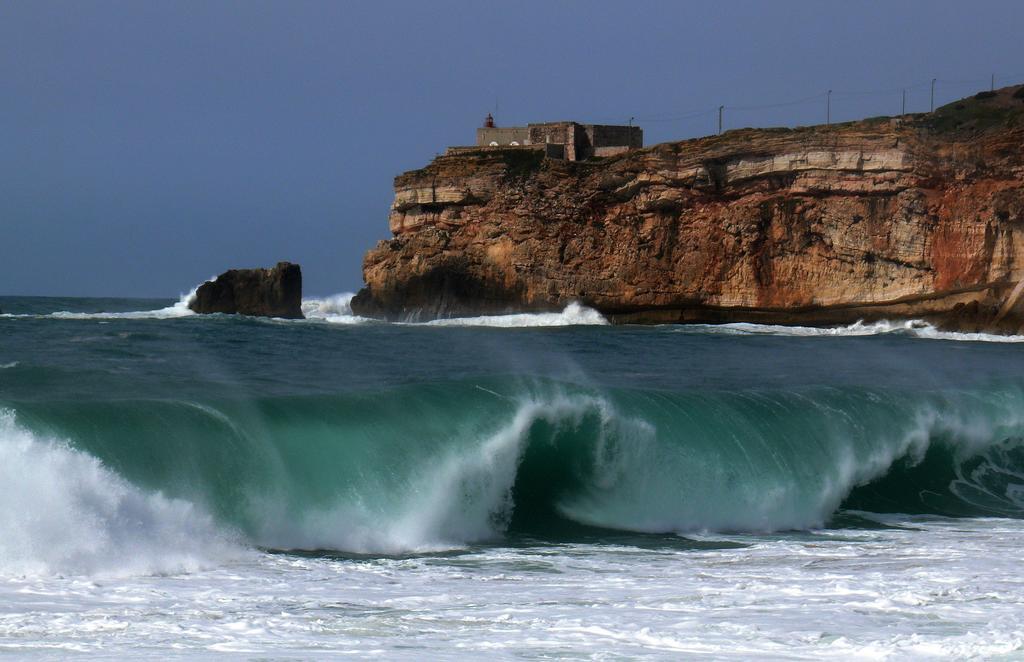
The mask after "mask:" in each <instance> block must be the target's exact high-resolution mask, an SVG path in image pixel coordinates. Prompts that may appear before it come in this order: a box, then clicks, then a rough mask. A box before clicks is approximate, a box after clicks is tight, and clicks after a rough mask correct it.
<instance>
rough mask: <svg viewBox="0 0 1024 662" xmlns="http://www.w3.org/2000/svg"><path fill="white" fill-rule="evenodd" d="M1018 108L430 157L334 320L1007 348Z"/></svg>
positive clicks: (992, 101) (1022, 120)
mask: <svg viewBox="0 0 1024 662" xmlns="http://www.w3.org/2000/svg"><path fill="white" fill-rule="evenodd" d="M1022 97H1024V93H1022V92H1021V91H1020V88H1007V89H1004V90H1000V91H999V92H997V93H996V94H995V95H989V94H987V93H986V94H983V95H979V97H978V98H972V99H967V100H964V101H961V102H958V103H956V104H951V105H950V106H947V107H944V108H942V109H939V110H938V111H936V112H935V113H931V114H928V115H918V116H908V117H906V118H903V119H901V120H897V119H890V118H878V119H874V120H865V121H861V122H855V123H849V124H843V125H833V126H828V127H826V126H818V127H808V128H800V129H765V130H753V129H745V130H738V131H729V132H727V133H725V134H723V135H720V136H713V137H708V138H701V139H697V140H689V141H683V142H675V143H664V144H660V145H656V146H654V147H650V148H647V149H641V150H635V151H632V152H629V153H627V154H624V155H621V156H617V157H611V158H607V159H602V160H597V161H589V162H579V163H572V162H565V161H555V160H549V159H543V158H542V157H541V156H540V155H539V154H537V153H535V152H530V151H527V150H501V149H483V150H480V151H476V152H471V153H461V154H457V155H449V156H441V157H438V158H437V159H435V160H434V161H433V162H432V163H431V164H430V165H429V166H427V167H426V168H423V169H421V170H416V171H413V172H408V173H405V174H403V175H400V176H399V177H397V178H396V179H395V201H394V204H393V206H392V209H391V215H390V226H391V232H392V233H393V235H394V236H393V238H392V239H391V240H388V241H382V242H379V243H378V245H377V246H376V247H375V248H373V249H372V250H370V251H369V252H368V253H367V255H366V258H365V260H364V264H363V276H364V279H365V281H366V287H365V288H364V289H363V290H362V291H361V292H360V293H359V294H358V295H357V296H356V297H355V298H354V299H353V301H352V308H353V310H354V311H355V312H356V313H358V314H362V315H369V316H376V317H382V318H388V319H427V318H433V317H444V316H461V315H478V314H489V313H502V312H510V311H524V310H525V311H539V310H552V309H560V308H561V307H562V306H564V305H566V304H567V303H569V302H571V301H579V302H581V303H583V304H585V305H587V306H591V307H593V308H596V309H597V310H599V311H600V312H602V313H603V314H605V315H606V316H607V317H609V318H610V319H611V320H612V321H616V322H645V323H647V322H733V321H748V322H762V323H781V324H812V325H827V324H844V323H851V322H854V321H856V320H865V321H871V320H878V319H907V318H923V319H926V320H929V321H932V322H935V323H937V324H940V325H941V326H943V327H946V328H953V329H957V330H987V331H992V330H995V331H1001V332H1016V331H1019V330H1021V328H1022V326H1024V310H1022V308H1024V306H1021V305H1017V297H1019V295H1020V290H1021V288H1020V287H1016V286H1017V285H1018V283H1021V281H1022V279H1024V152H1022V145H1024V98H1022Z"/></svg>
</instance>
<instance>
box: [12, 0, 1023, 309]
mask: <svg viewBox="0 0 1024 662" xmlns="http://www.w3.org/2000/svg"><path fill="white" fill-rule="evenodd" d="M1022 30H1024V2H1019V1H1018V0H1006V1H1004V2H996V1H990V2H985V1H977V0H976V1H975V2H971V3H966V2H963V1H962V0H957V1H952V2H950V1H942V0H935V1H928V2H924V1H916V2H914V1H904V2H857V1H844V2H829V1H827V0H815V1H813V2H803V1H796V0H787V1H786V2H768V1H764V2H745V1H737V0H734V1H731V2H682V1H680V2H669V1H667V0H666V1H663V2H655V1H653V0H631V1H630V2H608V1H605V0H590V1H587V2H584V1H582V0H581V1H578V2H568V1H565V0H545V1H542V2H531V1H521V0H517V1H516V2H500V3H499V2H488V1H487V0H477V1H476V2H450V1H447V0H430V1H429V2H388V1H385V0H374V1H372V2H370V1H367V2H355V1H351V2H342V1H341V0H338V1H333V2H327V1H308V0H280V1H275V2H269V1H265V0H239V1H227V0H179V1H176V2H169V1H164V0H145V1H138V0H126V1H123V2H122V1H107V0H93V1H88V0H66V1H63V2H51V1H48V0H4V1H3V2H0V295H54V296H126V297H128V296H139V297H169V298H173V297H177V296H178V295H179V294H180V293H183V292H187V291H188V290H190V289H191V288H192V287H194V286H195V285H196V284H198V283H200V282H202V281H203V280H205V279H207V278H209V277H210V276H213V275H215V274H217V273H220V272H222V271H224V270H226V269H228V268H234V267H255V266H271V265H273V264H274V263H276V262H277V261H279V260H290V261H293V262H298V263H299V264H301V265H302V269H303V275H304V286H305V287H304V289H305V292H306V293H307V294H309V295H327V294H333V293H340V292H346V291H355V290H357V289H358V288H359V287H360V286H361V285H362V277H361V273H360V270H361V262H362V255H363V254H364V253H365V252H366V250H367V249H369V248H371V247H372V246H373V245H374V244H375V243H376V242H377V241H379V240H381V239H386V238H388V237H389V232H388V224H387V216H388V208H389V206H390V204H391V199H392V196H393V190H392V180H393V178H394V177H395V176H396V175H398V174H400V173H401V172H403V171H405V170H410V169H414V168H419V167H422V166H423V165H425V164H426V163H428V162H429V161H430V159H432V158H433V157H434V156H435V155H436V154H438V153H441V152H443V151H444V149H445V147H446V146H448V145H466V144H472V143H473V141H474V139H475V129H476V127H477V126H479V125H481V123H482V121H483V118H484V116H485V115H486V114H487V113H488V112H491V113H493V114H494V117H495V119H496V120H497V122H498V125H499V126H501V125H505V126H508V125H517V124H525V123H527V122H541V121H554V120H576V121H581V122H598V123H609V124H611V123H626V122H627V121H628V120H629V118H630V117H634V118H635V120H634V122H635V123H636V124H638V125H640V126H642V127H643V129H644V138H645V142H646V143H647V144H654V143H658V142H664V141H669V140H680V139H684V138H691V137H696V136H701V135H706V134H709V133H714V132H715V131H716V130H717V121H718V120H717V108H718V106H719V105H725V106H726V110H725V111H724V123H725V128H726V129H729V128H739V127H746V126H783V125H785V126H795V125H804V124H817V123H821V122H823V121H824V119H825V93H826V91H827V90H829V89H831V90H832V91H833V92H832V99H831V105H832V120H833V121H844V120H852V119H858V118H861V117H867V116H874V115H891V114H898V113H899V112H900V107H901V102H902V90H903V89H907V111H908V112H920V111H927V110H928V106H929V103H930V99H929V95H930V83H931V80H932V79H933V78H936V79H938V80H937V82H936V91H935V95H936V105H940V104H942V103H946V102H949V101H951V100H953V99H956V98H959V97H962V96H966V95H967V94H970V93H973V92H975V91H977V90H980V89H987V88H988V86H989V83H990V76H991V75H993V74H994V75H995V77H996V86H997V87H999V86H1002V85H1010V84H1014V83H1018V82H1024V36H1022V35H1024V32H1022Z"/></svg>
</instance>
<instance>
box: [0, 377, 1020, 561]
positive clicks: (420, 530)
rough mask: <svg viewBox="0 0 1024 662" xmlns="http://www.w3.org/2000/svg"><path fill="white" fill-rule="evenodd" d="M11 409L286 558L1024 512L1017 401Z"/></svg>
mask: <svg viewBox="0 0 1024 662" xmlns="http://www.w3.org/2000/svg"><path fill="white" fill-rule="evenodd" d="M7 406H8V407H9V408H11V409H14V410H15V411H16V415H17V421H18V425H20V426H22V427H24V428H27V429H29V430H31V431H33V432H35V433H38V434H40V435H45V436H47V437H48V438H52V437H57V438H63V439H66V440H68V442H69V443H70V444H71V445H72V446H73V447H74V448H75V449H77V450H78V451H81V452H84V453H87V454H88V455H90V456H93V457H95V458H98V459H99V460H100V461H101V462H102V463H103V464H104V465H105V466H106V467H107V468H109V469H111V470H113V471H115V472H116V473H117V474H118V475H120V476H121V477H123V478H124V479H126V480H128V481H130V482H131V483H133V484H134V485H136V486H138V487H141V488H144V489H147V490H150V491H153V492H159V493H161V494H162V495H164V496H167V497H171V498H176V499H184V500H187V501H189V502H191V503H194V504H196V505H198V506H201V507H202V508H203V509H204V511H205V512H209V513H211V514H212V515H213V516H214V517H215V518H216V519H217V520H218V521H221V522H222V523H223V524H224V525H225V526H227V527H230V528H232V529H234V530H238V531H241V532H243V534H244V535H246V536H247V537H248V538H249V539H250V540H251V541H252V542H253V543H254V544H257V545H262V546H267V547H274V548H285V549H299V548H301V549H337V550H346V551H353V552H400V551H408V550H423V549H430V548H441V547H449V546H453V545H463V544H466V543H470V542H476V541H487V540H494V539H499V538H501V537H503V536H506V535H508V534H528V535H542V536H548V537H558V536H562V535H568V534H569V532H571V531H573V530H578V528H579V527H598V528H602V529H618V530H626V531H638V532H686V531H704V530H707V531H772V530H781V529H802V528H809V527H818V526H823V525H825V524H826V523H827V522H828V521H829V519H830V518H831V517H833V516H834V514H835V513H836V512H838V511H840V510H842V509H857V510H867V511H876V512H904V513H937V514H946V515H955V516H989V515H994V516H1011V517H1018V516H1021V514H1022V513H1024V441H1022V439H1024V419H1022V417H1021V412H1024V391H1022V389H1021V386H1020V385H1019V384H1002V385H994V386H991V387H989V388H986V389H971V390H962V391H937V392H927V393H922V392H901V391H900V392H898V391H892V390H871V389H852V388H817V389H806V390H792V391H756V390H750V391H738V392H737V391H722V392H697V391H688V392H664V391H654V390H637V389H632V390H628V389H622V390H601V391H597V390H593V389H588V388H585V387H581V386H578V385H570V384H564V383H558V382H553V381H532V382H524V381H521V380H514V379H497V378H495V379H492V380H488V381H486V382H480V381H473V382H442V383H435V384H419V385H410V386H406V387H401V388H394V389H390V390H384V391H376V392H368V393H355V394H342V395H335V396H329V397H327V396H325V397H273V398H265V399H255V400H243V399H237V400H236V399H211V400H206V401H187V402H186V401H174V400H120V401H103V402H22V403H8V405H7ZM0 505H2V504H0Z"/></svg>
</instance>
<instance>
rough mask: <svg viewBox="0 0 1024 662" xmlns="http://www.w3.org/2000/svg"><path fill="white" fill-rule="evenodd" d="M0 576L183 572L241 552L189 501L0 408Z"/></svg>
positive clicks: (227, 534)
mask: <svg viewBox="0 0 1024 662" xmlns="http://www.w3.org/2000/svg"><path fill="white" fill-rule="evenodd" d="M0 531H2V532H3V535H2V536H0V575H8V576H9V575H37V574H71V575H93V576H95V575H99V576H117V575H130V574H141V573H145V574H154V573H157V574H164V573H177V572H187V571H192V570H196V569H198V568H202V567H205V566H209V565H212V564H214V563H216V562H220V561H223V560H225V559H227V558H230V557H237V556H240V555H241V554H242V551H241V549H240V548H239V547H238V545H237V543H234V542H232V540H231V535H230V533H227V532H225V529H224V527H223V526H222V525H218V524H217V523H215V522H214V520H213V519H212V518H211V517H210V516H209V515H208V514H206V513H204V512H203V511H202V509H201V508H198V507H197V506H196V505H194V504H192V503H189V502H188V501H184V500H180V499H171V498H167V497H165V496H163V495H162V494H160V493H159V492H146V491H144V490H141V489H139V488H138V487H136V486H134V485H132V484H130V483H129V482H128V481H126V480H125V479H124V478H122V477H121V476H119V475H118V474H117V473H115V472H114V471H112V470H111V469H110V468H109V467H107V466H105V465H104V464H103V463H101V462H100V461H99V460H97V459H96V458H95V457H94V456H91V455H89V454H87V453H85V452H82V451H80V450H76V449H74V448H72V447H71V446H70V445H69V444H68V443H67V442H66V441H64V440H61V439H59V438H53V437H47V436H45V435H39V434H35V433H33V432H31V431H29V430H27V429H25V428H23V427H20V426H19V425H17V423H16V422H15V416H14V413H13V412H11V411H9V410H0Z"/></svg>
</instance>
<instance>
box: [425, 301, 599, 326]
mask: <svg viewBox="0 0 1024 662" xmlns="http://www.w3.org/2000/svg"><path fill="white" fill-rule="evenodd" d="M607 324H608V320H606V319H605V318H604V317H603V316H602V315H601V313H599V312H597V311H596V310H594V309H593V308H587V307H586V306H582V305H580V304H579V303H576V302H573V303H570V304H569V305H568V306H566V307H565V309H564V310H562V312H560V313H515V314H511V315H481V316H480V317H455V318H450V319H439V320H433V321H431V322H426V323H425V325H427V326H489V327H500V328H506V329H508V328H526V327H551V326H601V325H607Z"/></svg>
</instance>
